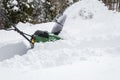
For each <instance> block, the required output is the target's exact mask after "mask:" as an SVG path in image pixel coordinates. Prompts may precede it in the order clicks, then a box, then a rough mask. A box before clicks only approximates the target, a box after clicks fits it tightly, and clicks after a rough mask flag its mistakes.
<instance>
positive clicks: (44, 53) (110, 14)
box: [0, 0, 120, 80]
mask: <svg viewBox="0 0 120 80" xmlns="http://www.w3.org/2000/svg"><path fill="white" fill-rule="evenodd" d="M86 3H87V4H86ZM64 14H67V20H66V22H65V25H64V29H63V31H62V32H61V34H60V35H59V36H61V37H62V38H64V40H59V41H56V42H47V43H38V44H35V48H34V49H28V48H29V43H28V42H27V41H26V40H25V39H24V38H23V37H21V36H20V35H19V34H18V33H16V32H14V31H10V32H7V31H3V30H1V31H0V37H1V40H0V75H1V76H0V79H1V80H40V79H41V80H120V76H119V74H120V63H119V61H120V25H119V24H120V23H119V22H120V13H118V12H115V11H109V10H107V8H106V7H105V6H104V4H103V3H101V2H99V1H97V0H82V1H79V2H77V3H75V4H74V5H72V6H70V7H69V8H68V9H66V11H65V12H64ZM53 25H54V22H50V23H45V24H36V25H32V24H29V23H26V24H23V23H19V24H18V25H17V27H18V28H19V29H21V30H22V31H24V32H26V33H29V34H33V33H34V32H35V31H36V30H38V29H39V30H47V31H51V29H52V27H53Z"/></svg>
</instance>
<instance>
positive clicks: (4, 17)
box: [0, 10, 34, 48]
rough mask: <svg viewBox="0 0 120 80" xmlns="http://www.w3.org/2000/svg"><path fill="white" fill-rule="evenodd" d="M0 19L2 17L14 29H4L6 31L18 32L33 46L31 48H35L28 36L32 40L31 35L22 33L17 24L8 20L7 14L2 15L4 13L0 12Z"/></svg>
mask: <svg viewBox="0 0 120 80" xmlns="http://www.w3.org/2000/svg"><path fill="white" fill-rule="evenodd" d="M0 17H2V18H3V19H4V20H5V21H6V22H7V23H8V24H9V25H11V26H12V27H13V28H14V29H6V28H4V30H8V31H9V30H14V31H16V32H18V33H19V34H20V35H22V36H23V37H24V38H25V39H26V40H27V41H28V42H29V43H30V45H31V48H34V43H33V41H31V40H30V39H29V38H28V37H27V36H29V37H30V38H32V35H29V34H26V33H24V32H22V31H20V30H19V29H18V28H17V27H16V26H15V24H13V23H12V21H11V20H9V19H8V17H7V16H5V14H3V13H2V11H1V10H0Z"/></svg>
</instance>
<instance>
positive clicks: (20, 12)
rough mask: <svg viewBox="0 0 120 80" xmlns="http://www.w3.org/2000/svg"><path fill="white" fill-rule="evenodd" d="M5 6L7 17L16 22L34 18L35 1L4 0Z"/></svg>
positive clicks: (28, 20)
mask: <svg viewBox="0 0 120 80" xmlns="http://www.w3.org/2000/svg"><path fill="white" fill-rule="evenodd" d="M3 7H4V11H5V14H6V15H7V17H8V18H9V19H10V20H11V21H12V22H13V23H15V24H17V23H18V22H30V21H31V20H32V13H33V9H34V7H33V3H32V2H31V3H28V2H27V1H23V0H3Z"/></svg>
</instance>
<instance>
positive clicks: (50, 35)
mask: <svg viewBox="0 0 120 80" xmlns="http://www.w3.org/2000/svg"><path fill="white" fill-rule="evenodd" d="M0 17H2V19H3V20H5V21H6V22H7V23H8V24H9V25H10V26H12V29H4V30H14V31H16V32H18V33H19V34H20V35H22V36H23V37H24V38H25V39H26V40H27V41H28V42H29V43H30V45H31V48H34V44H35V43H39V42H49V41H56V40H60V39H61V37H59V36H58V34H59V33H60V32H61V31H62V28H63V25H64V22H65V20H66V15H62V16H60V17H59V18H58V19H56V21H55V22H56V23H55V25H54V27H53V29H52V31H51V32H47V31H42V30H37V31H35V33H34V34H33V35H29V34H27V33H24V32H22V31H21V30H19V29H18V28H17V27H16V26H15V25H14V24H13V23H12V22H11V21H10V20H9V19H8V17H6V16H5V15H4V14H3V13H2V12H1V10H0Z"/></svg>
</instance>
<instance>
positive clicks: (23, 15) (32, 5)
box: [2, 0, 76, 27]
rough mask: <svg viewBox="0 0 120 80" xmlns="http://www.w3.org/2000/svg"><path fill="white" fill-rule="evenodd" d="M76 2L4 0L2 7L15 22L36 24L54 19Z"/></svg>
mask: <svg viewBox="0 0 120 80" xmlns="http://www.w3.org/2000/svg"><path fill="white" fill-rule="evenodd" d="M74 2H76V0H75V1H74V0H2V4H3V6H2V7H3V8H4V9H3V10H4V13H5V15H7V17H8V18H9V19H10V20H11V21H12V22H13V23H14V24H17V23H18V22H23V23H25V22H30V23H34V24H36V23H43V22H50V21H52V20H53V19H54V18H55V17H56V15H57V14H59V13H62V12H63V11H64V10H65V9H66V8H67V7H68V6H70V5H71V4H73V3H74ZM7 27H8V26H7ZM9 27H10V26H9Z"/></svg>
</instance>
